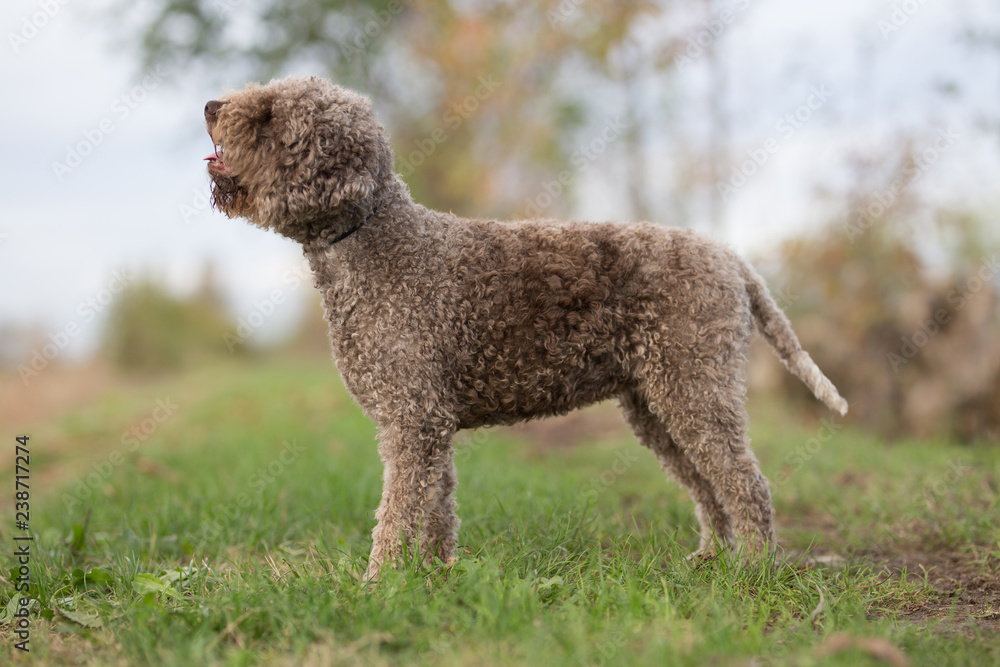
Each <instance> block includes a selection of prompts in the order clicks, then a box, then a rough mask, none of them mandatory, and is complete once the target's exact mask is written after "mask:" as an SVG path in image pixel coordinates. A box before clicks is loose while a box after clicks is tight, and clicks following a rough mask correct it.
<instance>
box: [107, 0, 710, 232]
mask: <svg viewBox="0 0 1000 667" xmlns="http://www.w3.org/2000/svg"><path fill="white" fill-rule="evenodd" d="M713 4H714V3H711V2H710V3H709V5H708V6H709V9H710V10H711V9H712V6H713ZM674 14H677V15H681V14H683V15H685V17H686V18H687V20H682V19H680V18H678V19H677V20H672V19H671V17H672V16H674ZM687 14H690V12H689V11H688V8H687V7H686V6H685V5H684V3H681V2H679V0H659V1H658V2H657V1H655V0H640V1H639V2H628V3H619V2H614V1H612V0H563V1H562V2H559V3H552V2H545V1H543V0H507V1H505V2H455V1H453V0H451V1H449V0H412V1H411V2H403V1H402V0H347V1H345V0H293V1H292V2H286V1H283V0H155V1H154V2H152V3H143V4H141V5H133V4H131V3H129V4H122V5H121V6H120V11H118V12H116V15H115V17H116V20H118V21H120V20H122V18H121V17H122V16H124V17H126V20H127V21H129V23H130V27H129V30H128V31H129V33H130V34H137V35H139V36H140V38H139V46H140V49H141V52H142V54H143V58H144V61H145V65H151V64H157V63H160V64H165V65H167V66H168V67H176V68H184V69H187V70H190V69H192V68H193V67H197V66H203V69H202V71H203V72H204V73H205V74H206V75H208V76H212V77H214V78H217V79H218V78H221V76H222V75H223V73H224V74H226V75H229V76H232V75H233V74H234V73H238V74H237V75H238V76H239V77H240V78H241V79H242V78H268V77H270V76H274V75H277V74H278V73H280V72H284V71H286V70H290V69H295V70H299V71H301V66H302V65H303V64H306V65H312V66H319V68H320V69H321V70H325V73H326V74H327V75H329V76H331V77H332V78H334V79H335V80H337V81H340V82H343V83H344V84H346V85H349V86H352V87H356V88H359V89H361V90H363V91H365V92H366V93H368V94H369V95H371V96H372V97H373V98H374V99H375V102H376V106H377V108H378V109H379V111H380V112H381V114H382V115H383V117H384V119H385V120H386V123H387V125H388V126H389V127H390V128H391V129H392V139H393V143H394V147H395V149H396V152H397V170H398V171H399V172H400V173H401V174H402V175H403V176H404V178H405V179H406V180H407V182H408V183H409V185H410V187H411V189H412V190H413V193H414V196H415V197H416V198H417V199H419V200H420V201H422V202H424V203H426V204H428V205H430V206H433V207H436V208H441V209H445V210H454V211H455V212H457V213H461V214H466V215H475V214H480V215H488V216H498V217H508V216H517V217H521V216H528V215H543V216H544V215H556V214H559V213H565V212H566V210H567V209H568V203H569V201H568V200H570V197H567V196H564V193H566V192H568V191H570V190H571V188H572V183H571V184H570V185H562V184H560V183H558V181H553V176H558V174H560V173H563V172H565V171H569V173H570V178H569V180H571V181H573V182H574V183H575V181H576V180H578V179H576V176H578V175H579V172H580V171H582V170H583V169H585V168H586V167H587V166H589V164H588V161H596V160H597V159H600V161H601V163H602V165H607V163H609V162H611V161H612V160H619V161H624V166H625V169H624V172H625V174H627V178H624V179H622V184H623V186H624V189H625V190H626V195H627V198H628V201H629V203H630V206H631V209H632V210H631V213H632V216H633V217H635V218H642V219H653V218H655V217H656V216H655V214H656V211H655V210H654V209H655V208H656V203H655V202H653V201H651V200H650V194H649V193H650V190H649V188H648V187H646V183H647V177H646V174H647V172H648V171H649V169H648V164H647V163H646V161H647V155H646V154H645V150H646V146H647V145H648V143H649V142H648V137H647V133H648V130H649V123H650V122H651V121H650V120H648V119H647V116H649V115H650V114H649V112H648V109H649V108H650V107H651V104H652V103H651V100H650V99H649V97H650V96H649V95H648V92H644V91H649V90H650V89H651V88H653V89H655V88H657V86H655V85H654V86H651V85H650V81H651V80H652V79H653V78H654V77H663V76H666V75H668V74H669V72H671V71H672V70H673V68H674V65H675V61H676V58H677V56H678V55H679V54H681V53H682V50H683V46H684V45H685V44H687V43H688V41H686V40H685V39H684V37H683V34H681V33H679V32H678V30H677V29H671V27H672V26H675V25H676V26H682V27H683V26H688V25H690V23H691V21H690V17H687V16H686V15H687ZM657 20H658V23H657V25H658V26H659V27H660V28H662V29H660V30H658V31H653V30H650V29H649V28H650V27H651V22H653V21H657ZM653 27H655V26H653ZM644 29H645V32H644ZM208 67H210V68H211V71H208V70H207V69H204V68H208ZM716 69H718V68H716ZM660 87H662V86H660ZM616 114H618V115H621V116H622V117H623V118H624V125H625V127H626V131H625V132H624V134H623V135H621V136H615V138H614V140H613V141H614V142H615V143H618V139H621V141H620V144H621V145H620V146H615V147H614V148H613V149H612V150H609V151H608V152H607V154H602V155H599V156H594V157H591V156H587V158H586V159H584V158H583V157H581V154H580V152H579V149H580V148H581V139H584V145H586V142H590V141H592V140H595V137H596V136H599V134H600V132H601V131H602V130H603V126H604V125H605V121H606V120H607V119H608V118H609V117H613V116H615V115H616ZM652 120H653V121H655V122H656V123H658V124H659V123H662V119H660V118H656V119H652ZM609 143H611V142H609ZM716 150H717V149H716ZM602 153H603V151H602ZM678 154H679V155H683V154H684V153H683V152H679V153H678ZM692 162H695V163H700V162H701V160H700V156H699V158H698V159H692ZM713 164H714V162H713ZM605 171H607V169H605ZM682 171H683V170H682ZM713 182H714V181H713ZM546 186H548V187H546ZM679 192H682V193H683V194H682V196H686V191H684V190H683V189H679ZM553 193H555V194H553ZM675 222H676V221H675Z"/></svg>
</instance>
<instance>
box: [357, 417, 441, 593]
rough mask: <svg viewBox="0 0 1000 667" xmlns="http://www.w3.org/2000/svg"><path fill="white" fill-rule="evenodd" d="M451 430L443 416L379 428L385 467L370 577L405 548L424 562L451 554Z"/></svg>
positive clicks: (369, 564) (400, 554) (411, 555)
mask: <svg viewBox="0 0 1000 667" xmlns="http://www.w3.org/2000/svg"><path fill="white" fill-rule="evenodd" d="M453 432H454V427H452V426H451V425H448V424H445V423H442V422H441V421H435V422H433V423H427V422H424V423H422V424H421V425H420V426H419V427H401V426H389V427H385V428H382V429H381V440H380V442H379V455H380V456H381V458H382V464H383V465H384V466H385V469H384V472H383V476H382V479H383V487H382V502H381V503H380V504H379V507H378V511H377V512H376V513H375V518H376V520H377V524H376V526H375V530H374V531H373V532H372V552H371V557H370V558H369V560H368V574H367V579H368V580H369V581H376V580H377V579H378V577H379V574H380V573H381V570H382V566H383V564H391V563H392V562H393V561H396V560H397V559H399V558H400V557H401V556H402V555H403V554H404V553H406V554H407V555H408V556H409V557H412V558H420V559H422V560H423V561H425V562H429V561H431V560H432V559H433V558H434V557H435V556H437V557H439V558H441V559H442V560H444V561H446V562H447V561H449V560H451V559H452V558H453V556H454V551H455V540H456V537H457V529H458V518H457V517H456V515H455V503H454V499H453V497H452V494H453V492H454V489H455V484H456V480H455V463H454V452H453V450H452V444H451V441H452V434H453Z"/></svg>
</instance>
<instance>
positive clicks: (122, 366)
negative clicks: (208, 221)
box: [102, 268, 243, 372]
mask: <svg viewBox="0 0 1000 667" xmlns="http://www.w3.org/2000/svg"><path fill="white" fill-rule="evenodd" d="M218 295H219V291H218V288H217V287H216V285H215V284H214V272H213V271H212V269H211V268H206V269H205V272H204V274H203V277H202V281H201V284H200V285H199V287H198V289H197V290H196V291H195V293H194V294H193V295H192V296H191V297H189V298H187V299H177V298H174V297H172V296H170V295H169V294H168V293H167V292H166V291H165V290H164V289H163V288H162V287H161V286H159V285H158V284H156V283H155V282H153V281H150V280H142V281H137V282H135V283H132V284H131V285H129V286H128V287H126V289H125V290H124V291H123V292H122V293H121V294H120V295H119V296H118V297H117V299H115V302H114V304H113V306H112V308H111V311H110V313H109V315H108V320H107V322H106V323H105V329H104V335H103V340H102V347H103V351H104V353H105V354H106V355H107V357H108V358H109V360H110V361H111V362H112V363H113V364H114V365H115V366H116V367H117V368H118V369H119V370H122V371H126V372H159V371H167V370H175V369H178V368H180V367H182V366H184V365H186V364H187V363H190V362H194V361H200V360H203V359H205V358H208V357H212V356H228V355H229V354H230V350H229V348H228V346H227V345H226V343H225V339H224V337H225V335H226V334H227V333H228V334H231V333H232V332H233V331H234V330H235V329H236V323H235V322H233V321H232V318H231V317H229V316H228V315H227V314H226V312H225V310H224V308H223V306H222V301H221V299H220V298H219V296H218ZM233 352H235V353H237V354H242V353H243V346H236V347H235V349H234V350H233Z"/></svg>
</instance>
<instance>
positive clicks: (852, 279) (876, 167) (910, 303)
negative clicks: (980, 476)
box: [768, 140, 1000, 440]
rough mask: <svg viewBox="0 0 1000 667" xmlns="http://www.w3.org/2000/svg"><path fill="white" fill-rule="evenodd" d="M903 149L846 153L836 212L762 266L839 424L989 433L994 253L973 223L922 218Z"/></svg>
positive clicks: (995, 422)
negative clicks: (845, 418) (843, 196)
mask: <svg viewBox="0 0 1000 667" xmlns="http://www.w3.org/2000/svg"><path fill="white" fill-rule="evenodd" d="M911 147H912V143H911V142H909V141H906V140H903V141H901V142H900V149H899V152H898V153H896V154H892V153H890V154H889V156H888V157H887V158H884V159H872V158H856V159H855V160H854V162H853V174H854V188H853V190H852V191H851V193H850V194H849V196H848V198H847V205H846V207H845V209H844V210H843V211H842V212H841V213H840V214H838V215H836V216H835V217H834V218H833V219H832V220H831V222H830V224H829V225H828V226H827V227H826V229H825V231H823V232H821V233H817V234H813V235H810V236H809V237H808V238H806V237H801V238H796V239H793V240H791V241H788V242H786V243H785V244H783V246H782V247H781V249H780V253H779V256H780V258H781V267H780V268H779V269H777V270H774V268H773V267H772V270H771V271H768V273H773V274H774V275H775V279H774V281H773V282H774V284H775V286H776V290H775V291H776V293H777V294H778V295H779V301H782V303H781V304H780V305H781V306H782V307H784V308H785V309H786V311H787V312H788V313H789V315H790V317H792V319H793V320H794V324H795V329H796V331H797V332H798V334H799V338H800V339H801V341H802V345H803V347H804V348H805V349H807V350H809V352H810V354H812V355H813V356H814V358H815V359H816V361H817V363H818V364H819V366H820V367H821V368H822V369H823V370H824V372H826V373H827V375H828V376H829V377H830V379H831V380H832V381H833V382H834V384H835V385H837V387H838V388H839V389H840V391H841V393H842V394H843V395H844V396H845V397H846V398H847V400H848V402H849V403H850V405H851V412H850V414H849V419H852V420H854V421H855V422H856V423H861V424H863V425H865V426H867V427H870V428H872V429H874V430H876V431H879V432H881V433H883V434H885V435H887V436H889V437H900V436H915V437H928V436H933V435H948V436H956V437H959V438H961V439H966V440H971V439H983V438H985V439H990V440H1000V409H998V408H1000V302H998V287H997V286H998V284H1000V282H998V278H1000V259H998V257H997V255H996V248H995V246H994V247H992V248H991V247H990V246H989V244H988V242H986V241H983V242H978V243H977V242H976V241H975V239H976V238H981V237H977V234H978V230H982V229H983V228H984V225H983V222H982V219H981V218H979V217H977V216H974V215H972V214H970V213H967V212H966V213H963V214H948V215H938V216H937V217H936V219H930V220H928V219H926V215H925V214H926V212H927V208H926V207H925V206H922V205H921V203H920V202H919V199H918V195H917V193H916V190H915V188H913V187H912V186H911V181H912V179H913V178H914V175H915V174H918V173H919V172H916V171H915V169H914V165H915V164H916V163H915V162H914V160H915V159H919V158H918V156H917V155H915V154H914V152H913V151H912V148H911ZM780 378H781V379H780V382H781V384H782V385H783V386H784V388H785V390H786V391H788V392H789V393H791V394H793V395H795V396H800V397H802V398H803V402H804V403H805V399H806V395H805V393H804V392H803V391H802V388H801V383H798V382H795V381H787V378H786V374H784V373H782V374H780Z"/></svg>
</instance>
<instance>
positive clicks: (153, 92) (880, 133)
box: [0, 0, 1000, 356]
mask: <svg viewBox="0 0 1000 667" xmlns="http://www.w3.org/2000/svg"><path fill="white" fill-rule="evenodd" d="M45 4H46V3H44V2H40V1H39V0H34V1H28V0H7V1H6V2H5V3H4V4H3V6H2V9H0V27H2V29H3V34H4V43H3V46H2V47H0V52H2V56H0V72H2V76H3V78H2V80H3V82H4V84H5V86H4V90H5V95H4V102H5V103H4V104H3V105H0V146H2V148H3V155H4V157H5V159H4V160H2V161H0V188H2V198H0V282H2V284H3V285H5V286H6V289H4V290H2V291H0V325H3V324H7V325H9V324H14V325H17V326H28V325H39V326H41V327H42V329H43V330H44V331H57V330H60V329H63V328H65V327H66V325H67V324H69V323H76V324H78V325H79V326H80V328H81V332H80V334H79V335H77V336H74V337H73V339H72V341H71V342H70V352H69V354H68V355H67V356H79V354H81V353H83V352H86V351H87V350H90V349H92V348H93V346H94V344H95V341H96V337H97V335H98V333H99V330H100V318H97V319H95V320H93V321H84V318H83V317H82V316H81V310H80V309H81V304H85V303H87V301H88V300H91V299H94V298H95V297H97V296H99V295H101V293H102V290H105V289H108V288H109V287H113V286H115V282H114V276H115V272H116V271H118V272H121V271H123V270H124V271H125V275H139V274H151V275H154V276H158V277H161V278H162V279H164V280H165V281H166V282H167V283H168V284H169V285H170V286H171V287H172V288H173V289H175V290H178V291H183V290H185V289H190V288H191V286H192V285H193V284H194V282H195V280H196V279H197V276H198V272H199V270H200V268H201V267H202V266H203V265H204V263H205V262H206V261H208V260H211V261H213V262H214V263H215V264H216V265H217V267H218V269H219V273H220V278H221V280H222V282H223V285H224V287H225V289H226V291H227V294H228V296H229V300H230V302H231V305H232V307H233V309H234V312H235V313H236V314H245V313H247V312H249V310H250V309H251V308H252V306H253V302H254V300H255V299H260V298H263V297H266V296H267V295H268V294H269V293H270V292H271V291H272V290H274V289H283V290H285V292H287V293H288V295H289V297H290V298H289V303H287V304H286V305H283V306H282V307H281V310H280V312H279V313H277V315H276V317H275V318H274V319H273V321H272V322H271V323H269V327H271V332H270V333H271V334H272V335H276V330H278V329H281V327H282V326H285V327H287V326H288V325H289V323H290V322H293V321H294V319H295V318H296V317H297V316H298V313H299V305H297V301H296V294H305V287H298V288H289V287H288V283H287V281H285V280H283V279H284V278H285V277H287V274H288V272H289V271H290V270H294V268H295V267H296V266H297V265H299V264H300V263H301V254H300V252H299V250H298V247H297V246H296V245H295V244H293V243H292V242H290V241H287V240H284V239H281V238H279V237H277V236H275V235H273V234H267V233H263V232H260V231H259V230H256V229H252V228H251V227H249V226H248V225H247V224H245V223H243V222H240V221H236V220H228V219H226V218H224V217H223V216H221V215H219V214H216V213H214V212H212V211H210V210H208V209H207V206H206V200H205V194H206V193H207V178H206V175H205V171H204V164H203V162H202V158H203V157H204V156H205V155H207V154H208V153H209V152H211V150H212V147H211V144H210V142H209V141H208V139H207V136H206V135H205V131H204V128H203V119H202V108H203V106H204V103H205V101H207V100H209V99H211V98H213V97H215V96H217V95H218V93H219V92H220V91H219V89H218V88H217V87H216V86H215V85H211V84H209V83H207V82H204V81H200V80H198V79H194V78H188V77H186V76H185V73H184V72H179V71H167V72H163V71H154V72H151V73H150V75H149V76H148V77H147V78H145V79H142V80H140V81H139V82H138V83H137V80H136V78H135V77H134V72H135V68H134V65H133V60H134V54H133V53H131V52H126V51H120V52H116V51H115V50H114V49H113V48H112V47H111V46H110V43H111V41H112V40H111V38H110V37H109V35H107V34H102V33H101V29H102V27H103V25H104V24H100V23H97V22H95V21H94V20H93V19H87V18H85V17H83V16H82V9H83V8H82V0H65V2H64V5H61V6H60V5H55V2H54V0H53V4H54V5H55V6H59V10H58V11H57V12H56V13H55V14H54V15H53V16H51V18H47V20H46V21H45V22H44V23H45V25H43V26H42V27H41V28H39V29H37V30H35V31H34V32H32V30H31V29H30V28H29V29H27V30H26V23H25V21H26V20H27V21H29V22H30V21H31V20H32V17H33V16H37V15H38V14H39V13H40V12H41V11H42V9H41V7H42V6H43V5H45ZM692 4H696V3H692ZM697 4H700V3H697ZM894 4H895V5H896V6H897V7H900V6H902V5H903V4H907V6H910V5H912V6H913V7H915V8H918V9H917V11H915V12H914V13H912V14H902V15H901V14H899V13H898V12H897V15H896V18H897V22H899V17H900V16H905V21H904V22H902V23H901V24H900V25H899V26H898V30H894V31H891V32H888V31H886V29H885V28H886V25H888V24H886V23H881V24H880V22H884V21H890V20H891V19H892V12H893V11H894V10H893V5H894ZM78 5H80V6H78ZM997 5H998V3H996V2H988V1H987V0H950V1H949V2H947V3H945V2H930V1H927V2H925V3H920V2H918V1H917V0H911V1H910V2H909V3H892V2H881V1H878V0H843V1H842V2H837V3H802V2H801V1H799V2H796V1H795V0H756V2H740V3H738V6H743V7H744V9H742V10H740V11H738V12H736V14H737V20H736V21H735V22H734V23H733V24H732V25H730V26H728V27H727V28H726V31H725V33H724V34H723V35H722V37H721V39H722V40H724V42H722V43H723V45H724V52H723V53H724V58H725V60H726V62H727V63H728V66H729V68H730V86H731V87H730V90H729V100H728V106H729V107H730V109H731V112H732V114H733V150H734V160H735V159H736V158H738V157H739V156H742V155H743V154H744V152H745V151H746V150H753V149H755V148H758V147H759V146H762V145H763V144H764V142H765V141H767V140H768V139H775V140H776V142H777V145H778V147H779V148H778V150H777V152H775V153H774V154H773V155H772V156H771V157H770V158H769V159H768V162H767V163H766V164H765V165H764V166H763V167H762V168H761V170H760V171H759V172H758V173H757V174H755V175H754V176H753V178H752V179H750V180H749V182H748V183H747V185H746V186H745V187H743V188H741V189H740V190H739V192H738V194H737V195H736V196H735V197H734V198H733V199H732V201H731V203H730V205H729V206H728V208H727V211H726V223H727V225H726V240H727V241H729V242H731V243H733V244H734V245H735V246H736V247H737V248H738V249H739V250H741V251H742V252H745V253H751V252H761V251H762V250H763V249H765V248H766V247H768V245H770V244H773V243H774V242H775V240H777V239H780V238H782V237H783V236H786V235H788V234H789V233H795V232H796V231H801V230H802V229H803V227H806V226H808V225H810V224H817V223H818V221H819V219H820V217H821V216H820V215H819V214H818V213H817V211H816V204H815V202H816V198H815V190H814V189H815V187H816V185H817V184H819V183H824V182H828V181H835V180H836V176H834V175H833V174H834V173H835V172H839V170H841V169H842V167H843V163H842V156H843V155H844V154H845V152H846V151H847V150H849V149H856V148H864V147H866V146H877V145H879V142H880V141H884V140H885V137H887V136H890V135H891V134H892V133H893V132H899V131H913V132H925V133H926V134H927V136H928V137H929V138H931V139H932V138H933V131H934V129H935V128H937V127H942V128H944V127H948V126H951V127H952V128H953V130H954V131H955V132H957V134H958V135H959V137H960V139H959V140H958V141H956V142H955V144H954V146H953V147H952V148H950V149H949V150H948V151H947V153H946V154H945V155H943V157H942V158H941V160H940V161H938V162H937V163H936V164H935V165H934V166H933V168H932V169H929V170H928V172H927V174H926V175H925V177H924V178H923V179H922V181H923V182H922V184H921V187H922V188H925V189H926V190H927V192H929V193H930V194H931V195H932V196H934V197H937V198H939V199H940V200H941V201H945V202H947V201H955V202H961V203H963V204H966V205H971V206H979V207H995V205H996V203H997V201H996V199H997V198H996V195H997V188H996V184H997V183H998V182H1000V159H998V156H1000V150H998V144H1000V140H998V138H997V137H996V136H995V135H988V134H986V133H983V132H982V131H980V130H978V129H977V126H976V123H977V121H978V120H979V119H984V118H989V119H993V120H994V121H996V120H998V119H1000V51H997V50H994V51H992V52H990V51H976V50H974V49H970V48H969V47H967V46H964V45H962V44H961V43H959V42H958V41H957V40H956V36H957V35H958V34H959V33H960V32H961V31H962V30H963V29H964V28H967V27H969V26H970V25H971V26H973V27H989V26H992V29H993V30H994V32H996V31H997V30H998V23H1000V22H998V18H1000V7H998V6H997ZM50 11H51V9H50ZM35 22H36V23H39V22H41V21H39V20H38V19H36V20H35ZM12 35H14V36H15V37H13V38H12ZM25 35H30V37H26V36H25ZM20 37H23V39H21V38H20ZM289 73H292V72H289ZM295 73H300V74H305V73H309V72H295ZM698 76H699V75H698V74H697V72H695V73H694V74H692V75H691V79H690V81H689V82H688V83H690V87H692V88H693V87H696V86H698V85H700V82H699V80H698ZM229 83H231V85H233V86H238V85H239V84H240V83H242V82H239V81H232V82H229ZM951 85H957V87H958V90H957V94H942V93H940V92H936V91H940V90H941V89H943V88H946V87H949V86H951ZM824 86H825V89H824V90H828V91H829V92H830V95H828V96H827V98H828V99H827V100H825V101H824V102H823V103H822V105H820V107H819V108H817V109H815V110H814V111H813V112H812V117H811V118H809V120H808V122H805V123H803V124H802V126H801V128H800V129H796V131H795V132H794V133H793V134H792V135H791V136H786V135H787V132H783V131H782V130H780V129H779V127H778V123H779V122H780V121H781V120H782V118H783V117H784V116H785V115H786V114H788V113H792V112H794V111H795V110H796V109H797V108H798V107H799V106H801V105H802V104H805V103H806V102H807V101H808V100H809V99H810V98H809V96H810V95H811V94H813V92H815V91H816V90H819V89H823V88H822V87H824ZM813 99H814V100H815V99H816V98H813ZM701 115H703V110H701V109H699V108H697V107H696V106H692V108H691V109H690V111H689V113H688V114H687V116H686V117H687V118H689V119H690V121H691V122H692V123H694V122H697V119H698V118H699V116H701ZM684 118H685V115H684V114H681V120H682V121H683V120H684ZM81 146H82V148H81ZM650 152H651V153H652V156H651V174H650V178H649V180H650V182H651V183H656V182H658V180H662V174H666V173H668V172H669V167H670V159H669V155H666V154H661V153H665V152H666V151H660V149H659V147H658V146H657V145H653V146H651V147H650ZM74 153H75V154H77V156H76V157H74ZM80 153H87V154H86V155H80ZM734 163H735V162H734ZM661 172H662V174H661ZM658 175H660V176H661V178H658ZM609 179H610V180H609ZM613 179H614V177H613V176H611V175H609V174H608V173H605V172H602V171H601V170H599V169H596V168H595V169H593V170H588V172H587V173H586V174H585V175H584V177H583V178H582V182H581V185H582V186H583V187H582V189H581V192H582V195H581V197H580V198H579V205H578V209H579V210H578V211H577V212H576V213H577V217H580V218H584V219H610V218H620V217H623V216H624V215H625V213H624V212H625V211H627V207H626V206H625V202H624V200H623V199H622V198H621V197H620V196H618V195H616V192H617V190H616V188H610V189H609V188H608V187H606V186H605V184H606V183H608V182H613ZM664 222H676V221H664ZM686 222H690V221H686ZM694 222H695V226H697V224H696V223H697V221H694Z"/></svg>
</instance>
